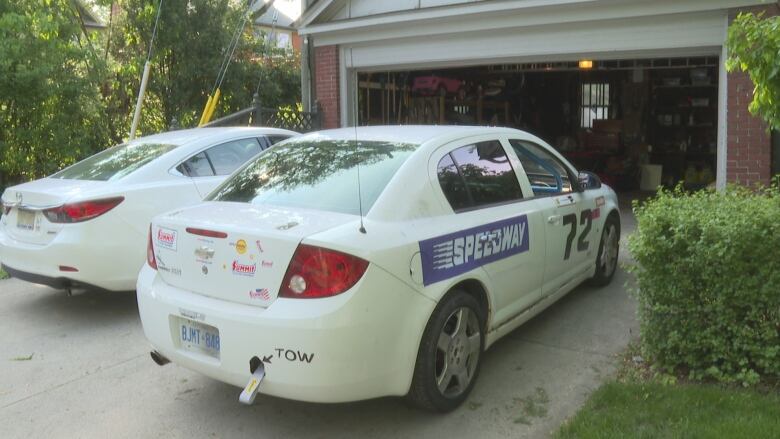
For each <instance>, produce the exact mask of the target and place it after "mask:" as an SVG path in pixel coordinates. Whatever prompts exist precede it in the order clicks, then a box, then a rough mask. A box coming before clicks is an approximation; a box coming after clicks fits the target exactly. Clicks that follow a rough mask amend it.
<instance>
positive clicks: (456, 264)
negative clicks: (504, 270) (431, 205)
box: [419, 215, 529, 286]
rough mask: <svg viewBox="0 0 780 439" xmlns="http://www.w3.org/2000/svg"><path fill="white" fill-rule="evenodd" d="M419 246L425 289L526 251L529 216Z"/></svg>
mask: <svg viewBox="0 0 780 439" xmlns="http://www.w3.org/2000/svg"><path fill="white" fill-rule="evenodd" d="M419 244H420V255H421V259H422V268H423V284H424V285H425V286H428V285H430V284H432V283H436V282H439V281H442V280H444V279H449V278H451V277H455V276H457V275H459V274H462V273H465V272H467V271H470V270H473V269H475V268H477V267H481V266H483V265H485V264H489V263H491V262H494V261H498V260H500V259H504V258H507V257H509V256H512V255H516V254H518V253H523V252H526V251H528V248H529V240H528V216H526V215H521V216H517V217H514V218H509V219H506V220H503V221H496V222H494V223H489V224H485V225H482V226H478V227H472V228H470V229H466V230H461V231H458V232H454V233H449V234H447V235H442V236H437V237H435V238H431V239H426V240H424V241H420V243H419Z"/></svg>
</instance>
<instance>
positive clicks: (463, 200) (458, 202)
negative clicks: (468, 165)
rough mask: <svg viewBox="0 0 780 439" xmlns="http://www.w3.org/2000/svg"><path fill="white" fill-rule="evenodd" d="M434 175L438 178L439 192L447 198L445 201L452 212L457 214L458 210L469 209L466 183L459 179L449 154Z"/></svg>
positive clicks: (442, 160) (469, 202)
mask: <svg viewBox="0 0 780 439" xmlns="http://www.w3.org/2000/svg"><path fill="white" fill-rule="evenodd" d="M436 173H437V174H438V176H439V184H440V185H441V190H442V191H443V192H444V196H446V197H447V201H449V202H450V206H452V210H454V211H456V212H457V211H458V210H461V209H467V208H469V207H471V201H470V200H469V194H468V192H467V191H466V183H465V182H464V181H463V178H461V176H460V173H459V172H458V168H457V167H456V166H455V162H453V161H452V157H450V155H449V154H447V155H445V156H444V157H443V158H442V159H441V161H440V162H439V167H438V169H437V171H436Z"/></svg>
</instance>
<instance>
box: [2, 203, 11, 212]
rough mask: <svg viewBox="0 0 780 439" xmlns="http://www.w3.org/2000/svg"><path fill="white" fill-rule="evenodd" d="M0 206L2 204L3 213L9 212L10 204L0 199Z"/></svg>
mask: <svg viewBox="0 0 780 439" xmlns="http://www.w3.org/2000/svg"><path fill="white" fill-rule="evenodd" d="M0 206H2V209H3V215H8V214H9V213H10V212H11V206H9V205H7V204H5V203H3V202H2V201H0Z"/></svg>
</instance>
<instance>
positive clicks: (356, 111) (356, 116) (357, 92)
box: [349, 47, 366, 234]
mask: <svg viewBox="0 0 780 439" xmlns="http://www.w3.org/2000/svg"><path fill="white" fill-rule="evenodd" d="M349 58H350V60H352V48H351V47H350V48H349ZM355 75H356V74H355ZM356 79H357V78H356ZM355 85H356V87H355V88H354V90H355V106H354V107H353V108H354V111H353V112H352V114H353V120H352V122H353V128H354V130H355V153H356V154H355V157H356V158H357V190H358V209H359V210H360V228H359V229H358V230H359V231H360V233H363V234H365V233H366V227H365V226H364V225H363V193H362V191H361V190H360V143H359V142H358V133H357V131H358V123H359V121H360V117H359V113H360V102H359V99H358V98H359V96H360V84H359V82H358V83H357V84H355Z"/></svg>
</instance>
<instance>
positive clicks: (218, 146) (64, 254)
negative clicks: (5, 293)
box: [0, 128, 297, 290]
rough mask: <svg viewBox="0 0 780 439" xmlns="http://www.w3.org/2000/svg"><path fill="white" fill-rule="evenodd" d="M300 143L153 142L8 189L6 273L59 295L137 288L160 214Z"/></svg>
mask: <svg viewBox="0 0 780 439" xmlns="http://www.w3.org/2000/svg"><path fill="white" fill-rule="evenodd" d="M295 135H297V133H294V132H292V131H287V130H279V129H273V128H199V129H191V130H181V131H173V132H169V133H163V134H156V135H152V136H147V137H143V138H139V139H136V140H134V141H132V142H129V143H126V144H122V145H118V146H115V147H112V148H109V149H107V150H105V151H102V152H100V153H98V154H95V155H93V156H91V157H89V158H87V159H85V160H83V161H81V162H78V163H76V164H74V165H72V166H70V167H68V168H65V169H63V170H62V171H60V172H58V173H56V174H54V175H52V176H50V177H46V178H43V179H40V180H36V181H32V182H29V183H24V184H20V185H18V186H13V187H10V188H8V189H6V190H5V192H4V193H3V195H2V209H3V211H2V218H0V262H1V263H2V268H3V269H4V270H6V271H7V272H8V273H9V274H10V275H11V276H13V277H17V278H19V279H23V280H27V281H30V282H35V283H40V284H45V285H50V286H53V287H56V288H71V287H73V286H89V287H96V288H99V289H105V290H132V289H133V288H135V284H136V280H137V278H138V270H140V268H141V265H143V263H144V258H145V256H144V255H145V250H146V234H147V232H148V229H149V221H150V220H151V218H152V217H153V216H154V215H157V214H159V213H161V212H165V211H167V210H170V209H172V208H175V207H181V206H187V205H191V204H195V203H198V202H200V201H202V200H203V197H204V196H206V194H208V193H209V192H211V190H213V189H214V188H215V187H216V186H217V185H219V183H221V182H222V181H224V180H225V178H226V176H227V175H229V174H230V173H231V172H233V171H234V170H236V169H237V168H238V167H239V166H241V165H242V164H244V163H245V162H246V161H247V160H249V159H251V158H253V157H254V156H255V155H257V154H258V153H260V152H261V151H262V150H264V149H266V148H268V147H269V146H271V145H272V144H274V143H276V142H278V141H280V140H283V139H287V138H289V137H291V136H295ZM160 239H161V240H163V239H164V236H163V235H160ZM161 242H162V241H161Z"/></svg>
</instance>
